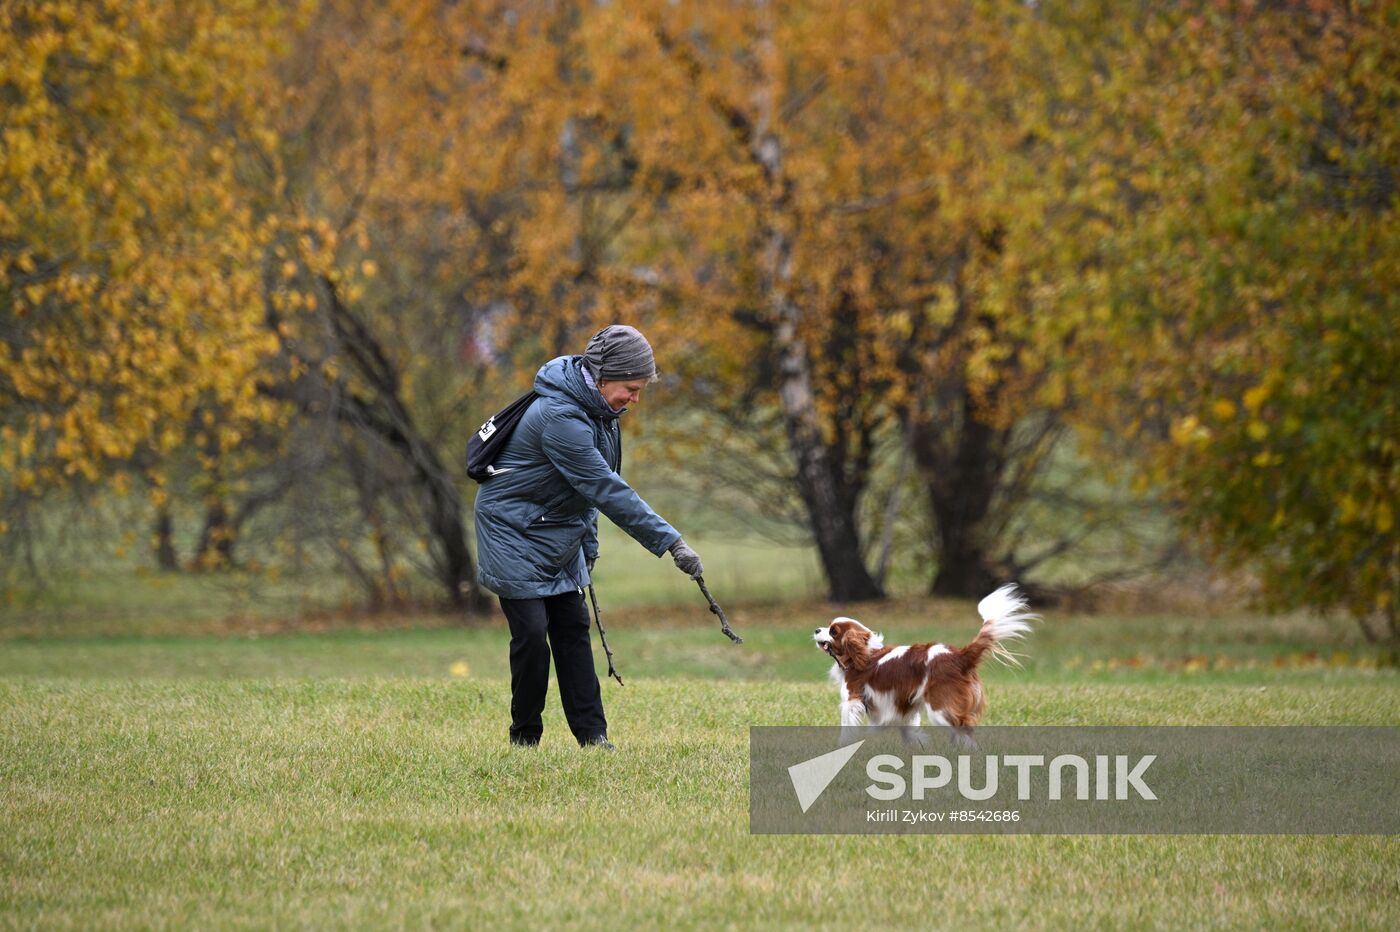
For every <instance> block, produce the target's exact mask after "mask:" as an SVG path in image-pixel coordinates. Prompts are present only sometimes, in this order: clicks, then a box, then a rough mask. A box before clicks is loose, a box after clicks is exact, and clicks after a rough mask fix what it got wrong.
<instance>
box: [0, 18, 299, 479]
mask: <svg viewBox="0 0 1400 932" xmlns="http://www.w3.org/2000/svg"><path fill="white" fill-rule="evenodd" d="M285 24H286V18H285V15H284V14H283V13H282V12H280V11H277V10H270V9H265V8H263V7H262V6H261V5H258V4H225V3H212V2H202V0H196V2H193V3H179V4H176V3H164V2H151V3H142V4H138V5H131V4H127V3H115V2H110V3H39V2H35V3H23V2H20V3H7V4H5V5H4V7H3V9H0V63H2V64H0V100H3V106H4V112H5V119H4V124H5V125H4V130H3V133H4V136H3V151H4V158H3V159H0V336H2V337H3V341H4V344H3V348H2V349H0V419H2V420H3V425H0V433H3V439H4V443H3V444H0V482H3V483H4V486H5V494H6V495H8V496H24V497H33V496H38V495H40V494H43V493H45V492H47V491H52V490H54V489H57V488H62V487H65V486H72V485H73V484H74V483H92V482H96V481H99V480H101V479H103V478H106V477H108V476H111V477H112V478H114V481H115V483H116V485H117V488H118V489H119V490H122V489H124V488H125V487H126V485H127V483H128V482H129V478H130V476H131V475H132V472H133V469H132V467H133V465H134V466H136V467H137V470H136V471H137V474H138V475H141V474H142V473H143V472H145V471H146V466H147V465H149V464H153V463H157V462H158V461H159V460H160V458H161V457H162V456H163V455H165V454H168V453H170V452H171V451H173V450H175V449H177V448H179V447H180V446H182V445H183V444H184V443H185V442H186V441H187V439H188V437H189V436H190V431H191V426H192V425H191V419H192V418H193V416H194V413H195V411H196V410H197V409H198V408H200V406H209V405H213V406H218V407H219V408H221V409H223V410H225V411H228V412H230V416H229V418H227V419H226V420H225V423H224V426H225V428H227V429H228V430H231V431H235V432H236V431H237V430H238V426H237V425H238V423H239V422H240V421H258V422H268V423H270V422H273V421H275V420H276V418H277V417H279V411H278V406H277V405H276V404H274V403H272V402H270V401H268V400H267V399H265V398H261V397H259V396H258V394H257V392H256V390H255V388H254V386H255V382H256V380H255V378H253V373H255V372H256V371H257V370H258V368H259V366H260V365H261V363H262V361H263V360H264V359H265V358H266V356H267V354H268V353H269V352H270V351H271V350H272V349H274V348H275V343H274V341H272V339H271V338H270V336H269V334H268V333H267V331H266V329H265V328H264V326H263V323H262V310H261V300H260V292H261V276H260V274H259V271H258V265H259V263H258V257H259V255H260V254H261V251H262V249H263V247H264V244H265V243H266V242H267V241H268V237H269V231H268V228H267V227H266V226H265V224H264V223H263V219H262V218H260V217H258V216H257V215H255V213H254V212H253V211H251V210H250V209H249V206H248V201H247V198H246V196H245V194H246V188H245V185H244V183H243V179H242V178H241V176H240V166H241V165H242V164H243V163H244V161H245V160H246V159H248V158H252V157H257V154H258V153H260V152H263V153H265V152H266V147H267V146H268V143H269V136H268V129H267V125H266V123H265V122H264V120H263V119H262V113H261V110H260V106H259V104H260V101H259V100H258V98H257V96H256V91H257V89H258V88H259V87H260V86H261V85H260V81H259V77H260V76H261V75H262V74H263V73H264V71H265V69H266V68H267V67H268V64H269V62H270V60H271V59H272V58H273V57H274V56H275V54H276V52H277V49H278V42H279V37H280V35H281V30H282V28H283V27H284V25H285ZM194 429H195V430H196V431H197V430H198V429H199V428H198V426H195V427H194ZM152 468H153V469H154V467H152ZM144 478H148V479H149V480H150V481H151V482H152V483H154V485H155V486H157V487H158V486H159V484H160V483H161V481H162V479H161V476H160V475H159V470H158V469H154V471H153V472H152V473H151V474H150V475H149V476H145V477H144Z"/></svg>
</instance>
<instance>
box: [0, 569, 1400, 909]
mask: <svg viewBox="0 0 1400 932" xmlns="http://www.w3.org/2000/svg"><path fill="white" fill-rule="evenodd" d="M672 572H674V571H672ZM609 604H611V603H605V612H607V614H606V615H605V622H606V623H607V624H608V627H609V639H610V641H611V643H612V644H613V647H614V649H615V650H616V651H617V653H618V660H619V663H620V665H621V668H622V671H623V674H624V676H625V677H626V679H627V686H626V687H618V686H617V685H616V684H615V683H611V682H605V684H604V686H603V689H604V698H605V700H606V702H607V708H608V715H609V720H610V722H611V733H612V735H613V737H614V739H615V740H616V741H617V742H618V744H619V745H620V750H619V751H618V752H617V753H614V754H607V753H602V752H596V751H590V752H585V751H581V750H580V749H578V748H577V747H575V746H574V745H573V742H572V740H571V739H570V738H569V737H568V734H567V730H566V728H565V727H564V722H563V716H562V713H561V712H560V711H559V709H558V707H557V698H556V696H555V694H554V692H553V690H552V689H551V696H550V704H549V707H548V709H547V713H546V725H545V730H546V735H545V742H544V745H543V746H542V747H541V748H539V749H537V750H534V751H521V750H511V749H508V748H507V747H506V746H505V726H506V723H507V711H506V710H507V707H508V702H509V685H508V681H507V679H506V670H505V644H506V635H505V632H504V629H503V625H502V624H501V623H500V622H499V621H498V620H496V621H492V622H490V623H486V624H483V625H480V626H478V627H475V628H470V629H464V628H458V627H444V626H442V624H440V623H439V622H438V621H437V620H421V621H420V622H418V623H415V624H416V625H417V626H415V627H409V628H408V629H404V630H342V631H334V632H327V633H315V634H313V633H281V634H263V635H260V636H258V637H246V636H242V637H214V636H208V635H199V634H193V633H183V634H165V635H152V634H145V635H139V636H119V635H115V634H105V635H93V634H90V633H75V632H73V631H72V630H71V629H69V628H65V627H63V626H58V627H51V628H49V629H42V628H40V629H33V628H31V629H30V630H28V631H26V632H25V633H24V636H23V637H11V638H9V639H8V640H4V641H0V927H30V926H41V927H55V928H63V927H82V928H92V927H103V928H109V927H111V928H129V927H142V928H146V927H155V928H187V927H214V928H222V927H237V926H257V927H267V926H279V927H281V926H309V927H317V928H321V927H380V926H413V927H420V926H424V925H433V926H448V927H458V926H470V927H488V926H491V925H498V924H499V925H507V926H529V927H536V928H538V927H552V926H560V925H578V926H585V927H597V928H604V927H606V928H625V927H629V926H642V927H660V926H665V927H673V926H679V927H713V926H740V927H748V926H760V927H809V926H811V927H822V928H840V927H863V928H864V927H890V926H893V927H911V926H912V927H930V926H935V927H986V926H1010V925H1016V926H1029V927H1047V926H1048V927H1066V926H1087V927H1113V928H1117V927H1122V926H1132V927H1143V926H1183V925H1184V926H1196V927H1204V926H1234V927H1260V926H1267V927H1273V926H1292V927H1300V928H1303V927H1306V928H1313V927H1318V926H1325V927H1336V926H1350V927H1395V926H1396V925H1397V923H1400V895H1397V894H1400V875H1397V872H1396V871H1395V864H1396V863H1397V861H1400V841H1397V840H1396V839H1394V838H1389V837H1366V836H1358V837H1246V836H1208V837H1165V836H1143V837H1095V836H1083V837H1073V836H1070V837H1049V836H1046V837H1040V836H1022V837H1000V838H997V837H976V836H972V837H934V836H919V837H912V836H904V837H898V836H868V837H830V836H811V837H802V836H793V837H783V836H751V835H749V834H748V831H747V803H748V796H747V778H748V770H747V742H748V735H747V728H748V726H749V725H756V724H830V723H831V722H832V720H833V716H834V702H833V695H832V690H831V687H830V686H829V685H828V684H827V683H826V682H825V669H826V666H827V662H826V660H825V658H824V657H823V656H822V655H821V654H819V653H818V652H817V651H816V650H815V649H814V648H813V647H812V646H811V643H810V632H811V628H812V627H813V626H814V624H815V623H817V622H820V621H824V620H826V618H829V617H830V615H831V614H832V609H831V608H830V607H828V606H823V605H820V604H797V605H789V606H768V607H765V606H764V605H762V604H760V603H747V604H746V603H745V602H744V600H742V599H741V600H738V601H737V602H736V604H735V605H734V610H733V612H732V615H733V621H734V623H735V625H736V627H738V628H739V629H740V630H741V632H742V633H743V634H744V635H745V636H746V639H747V640H746V643H745V644H744V645H743V646H741V647H731V646H729V645H728V644H727V643H726V642H725V641H724V639H723V638H722V636H721V635H720V633H719V631H718V628H717V626H716V625H715V624H714V623H713V621H712V619H711V617H710V616H709V615H708V614H707V613H706V612H705V611H704V607H703V604H700V605H696V604H694V603H693V602H687V603H682V604H677V605H672V606H669V607H661V608H656V609H642V608H636V607H634V608H610V607H609ZM846 611H848V612H851V613H854V614H857V615H858V616H859V617H862V618H863V619H864V620H866V621H867V622H868V623H870V624H872V625H874V626H875V627H877V628H880V629H883V630H884V631H885V633H886V635H887V637H888V638H889V640H890V641H891V642H895V641H909V640H926V639H929V638H939V639H942V638H946V639H950V640H958V639H960V638H961V639H965V638H966V637H968V636H970V635H971V634H972V630H973V628H974V627H975V621H973V620H972V612H971V609H970V606H968V605H965V604H959V603H945V602H932V603H929V602H923V601H907V602H895V603H892V604H889V605H885V606H863V607H859V608H855V609H852V608H847V609H846ZM187 630H189V631H194V630H197V629H196V628H194V627H191V628H189V629H187ZM1339 651H1340V652H1342V653H1345V657H1337V656H1334V655H1335V654H1337V653H1338V652H1339ZM1025 653H1026V655H1027V658H1026V667H1025V669H1023V670H1019V671H1018V670H1011V669H1005V668H992V669H989V670H988V674H987V679H988V682H989V686H988V688H989V692H990V695H991V705H990V710H989V716H988V720H987V721H988V723H989V724H1182V723H1201V724H1271V725H1283V724H1384V725H1394V724H1397V723H1400V677H1398V676H1397V674H1396V673H1395V671H1393V670H1387V669H1375V668H1373V667H1372V666H1371V663H1370V658H1371V656H1372V655H1371V654H1369V653H1368V652H1367V651H1366V650H1365V648H1364V646H1363V645H1360V644H1358V643H1356V642H1355V641H1354V639H1353V636H1352V634H1351V632H1350V630H1349V629H1348V628H1346V627H1345V626H1333V625H1330V624H1326V623H1323V622H1319V621H1315V620H1309V619H1305V618H1287V619H1265V618H1260V617H1254V616H1231V617H1228V618H1189V617H1176V616H1135V617H1104V616H1057V615H1054V614H1052V615H1051V617H1050V618H1049V620H1048V621H1047V622H1046V623H1045V624H1044V625H1043V626H1042V628H1041V629H1040V630H1039V631H1038V632H1037V633H1036V635H1035V636H1034V637H1033V639H1032V640H1031V641H1030V642H1029V643H1028V644H1027V645H1026V648H1025ZM1221 658H1224V659H1221Z"/></svg>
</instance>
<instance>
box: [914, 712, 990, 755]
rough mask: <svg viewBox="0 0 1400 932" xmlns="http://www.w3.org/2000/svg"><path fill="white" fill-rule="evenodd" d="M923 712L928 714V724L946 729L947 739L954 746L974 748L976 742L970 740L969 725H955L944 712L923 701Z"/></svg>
mask: <svg viewBox="0 0 1400 932" xmlns="http://www.w3.org/2000/svg"><path fill="white" fill-rule="evenodd" d="M924 712H925V713H926V714H927V715H928V720H929V724H931V725H937V726H938V727H940V728H946V729H948V740H949V741H950V742H951V743H952V744H953V746H954V747H958V748H963V749H966V750H969V751H971V750H976V748H977V742H976V741H973V740H972V728H971V727H970V726H959V725H955V724H954V723H953V722H952V721H950V720H949V717H948V716H947V715H946V714H945V713H944V712H942V711H941V710H939V709H935V708H934V707H933V706H931V705H929V704H928V703H927V702H926V703H924Z"/></svg>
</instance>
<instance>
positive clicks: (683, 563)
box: [671, 540, 705, 579]
mask: <svg viewBox="0 0 1400 932" xmlns="http://www.w3.org/2000/svg"><path fill="white" fill-rule="evenodd" d="M671 559H673V560H675V561H676V566H677V567H679V568H680V571H681V572H682V573H684V574H685V575H687V576H689V577H690V578H691V579H694V578H695V577H697V576H701V575H703V574H704V572H705V567H704V566H703V565H702V564H701V563H700V554H698V553H696V552H695V551H694V550H691V549H690V548H689V547H687V546H686V544H685V541H684V540H677V541H676V542H675V543H674V544H672V545H671Z"/></svg>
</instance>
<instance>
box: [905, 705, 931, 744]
mask: <svg viewBox="0 0 1400 932" xmlns="http://www.w3.org/2000/svg"><path fill="white" fill-rule="evenodd" d="M904 743H905V744H910V745H913V746H914V747H916V748H926V747H928V745H929V736H928V732H926V731H924V730H923V729H922V728H920V727H919V713H918V712H910V713H909V714H908V715H907V716H905V718H904Z"/></svg>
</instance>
